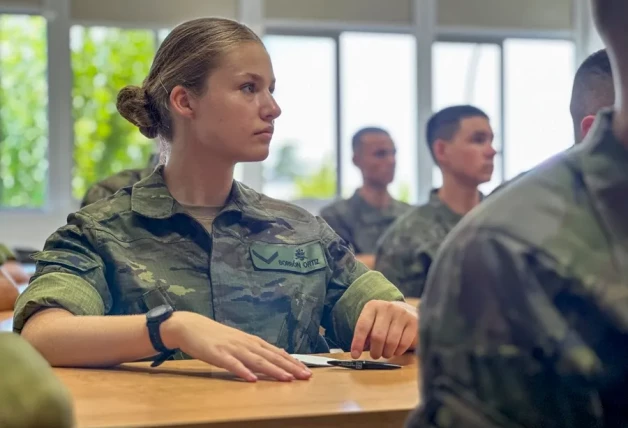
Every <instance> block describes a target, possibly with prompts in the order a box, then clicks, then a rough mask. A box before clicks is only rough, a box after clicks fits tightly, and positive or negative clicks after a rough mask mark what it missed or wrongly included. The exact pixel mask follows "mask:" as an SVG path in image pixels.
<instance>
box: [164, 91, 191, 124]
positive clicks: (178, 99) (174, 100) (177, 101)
mask: <svg viewBox="0 0 628 428" xmlns="http://www.w3.org/2000/svg"><path fill="white" fill-rule="evenodd" d="M192 104H193V103H192V100H191V97H190V93H189V91H188V90H187V89H185V88H184V87H183V86H175V87H174V88H173V89H172V91H171V92H170V108H171V109H172V110H173V112H176V113H177V114H178V115H180V116H183V117H187V118H191V117H192V116H193V115H194V108H193V106H192Z"/></svg>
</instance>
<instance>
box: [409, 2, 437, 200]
mask: <svg viewBox="0 0 628 428" xmlns="http://www.w3.org/2000/svg"><path fill="white" fill-rule="evenodd" d="M413 6H414V7H413V13H414V34H415V36H416V51H417V55H416V73H417V97H418V98H417V113H418V114H417V123H418V126H417V140H416V144H417V149H416V157H417V163H416V165H417V170H418V174H417V176H418V187H417V188H418V195H417V198H418V202H419V204H421V203H425V202H427V200H428V198H429V194H430V190H431V188H432V171H433V168H434V162H433V160H432V155H431V154H430V151H429V149H428V147H427V144H426V143H425V127H426V124H427V121H428V120H429V118H430V116H431V114H432V44H433V42H434V40H435V39H436V37H435V34H436V8H437V1H436V0H413Z"/></svg>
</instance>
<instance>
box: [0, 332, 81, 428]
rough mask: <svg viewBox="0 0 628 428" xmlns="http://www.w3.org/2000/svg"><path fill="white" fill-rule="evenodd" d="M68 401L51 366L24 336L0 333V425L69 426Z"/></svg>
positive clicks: (20, 427)
mask: <svg viewBox="0 0 628 428" xmlns="http://www.w3.org/2000/svg"><path fill="white" fill-rule="evenodd" d="M73 419H74V415H73V411H72V400H71V397H70V395H69V393H68V391H67V390H66V389H65V387H64V386H63V385H62V384H61V382H60V381H59V380H58V379H57V378H56V377H55V375H54V374H53V372H52V369H51V368H50V366H49V365H48V363H47V362H46V360H44V358H43V357H42V356H41V355H39V353H38V352H37V351H36V350H35V349H34V348H33V347H32V346H31V345H30V344H29V343H28V342H27V341H26V340H24V339H22V338H21V337H20V336H18V335H17V334H13V333H0V427H2V428H70V427H72V426H73Z"/></svg>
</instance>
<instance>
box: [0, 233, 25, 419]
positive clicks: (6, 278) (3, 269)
mask: <svg viewBox="0 0 628 428" xmlns="http://www.w3.org/2000/svg"><path fill="white" fill-rule="evenodd" d="M28 278H29V276H28V275H27V274H26V272H24V269H23V268H22V267H21V266H20V264H19V263H17V262H16V261H15V258H14V257H13V254H12V253H11V251H9V249H8V248H7V247H6V246H4V245H2V244H0V311H7V310H11V309H13V305H14V304H15V300H16V299H17V296H18V290H17V287H16V286H15V283H18V284H22V283H25V282H26V281H28ZM0 426H2V425H0Z"/></svg>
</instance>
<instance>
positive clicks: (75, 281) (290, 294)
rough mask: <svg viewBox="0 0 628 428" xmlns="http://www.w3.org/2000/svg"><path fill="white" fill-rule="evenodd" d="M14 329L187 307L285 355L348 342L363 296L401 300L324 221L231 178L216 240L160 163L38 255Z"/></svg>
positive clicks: (76, 217)
mask: <svg viewBox="0 0 628 428" xmlns="http://www.w3.org/2000/svg"><path fill="white" fill-rule="evenodd" d="M33 258H34V259H36V260H37V269H36V273H35V275H34V276H33V279H32V281H31V284H30V286H29V287H28V288H27V289H26V290H25V291H24V293H22V295H21V296H20V298H19V299H18V302H17V303H16V309H15V318H14V329H15V331H17V332H19V331H20V329H21V328H22V326H23V325H24V322H25V321H26V319H27V318H28V317H29V316H30V315H31V314H33V313H34V312H35V311H37V310H38V309H40V308H42V307H56V306H59V307H63V308H65V309H67V310H68V311H70V312H72V313H73V314H76V315H103V314H107V315H121V314H141V313H145V312H147V311H148V310H149V309H151V308H154V307H156V306H159V305H162V304H165V303H167V304H170V305H172V306H174V307H175V308H176V309H177V310H181V311H191V312H196V313H199V314H202V315H205V316H207V317H209V318H212V319H214V320H216V321H218V322H220V323H223V324H226V325H229V326H232V327H235V328H238V329H240V330H243V331H245V332H247V333H250V334H254V335H257V336H259V337H261V338H262V339H264V340H266V341H268V342H270V343H272V344H274V345H276V346H278V347H281V348H284V349H286V350H288V351H289V352H299V353H311V352H318V351H327V349H328V348H327V347H326V344H325V341H324V340H323V339H322V338H321V337H320V336H319V326H321V324H322V326H323V327H324V328H325V330H326V335H327V336H329V337H330V339H331V340H333V341H334V342H335V343H338V344H339V345H340V346H341V347H343V348H345V349H347V348H349V347H350V343H351V339H352V337H353V328H354V327H355V323H356V321H357V318H358V316H359V314H360V312H361V310H362V307H363V306H364V305H365V304H366V303H367V301H368V300H372V299H380V300H388V301H393V300H403V296H402V295H401V293H400V292H399V290H397V288H396V287H394V286H393V285H392V284H390V283H389V282H388V281H386V279H385V278H384V277H383V276H382V275H381V274H379V273H376V272H370V271H368V269H367V268H366V267H365V266H364V265H363V264H362V263H359V262H357V261H356V260H355V258H354V256H353V253H352V252H351V251H350V250H349V248H347V247H346V245H345V243H344V242H343V241H342V239H341V238H340V237H339V236H338V235H336V234H335V233H334V232H333V230H331V228H330V227H329V226H327V224H326V223H325V222H324V221H322V220H321V219H320V218H317V217H314V216H312V215H311V214H309V213H308V212H306V211H305V210H302V209H300V208H298V207H295V206H293V205H291V204H288V203H286V202H282V201H278V200H274V199H271V198H268V197H266V196H263V195H260V194H258V193H256V192H255V191H253V190H251V189H249V188H248V187H246V186H244V185H242V184H240V183H238V182H234V184H233V188H232V192H231V195H230V198H229V200H228V201H227V204H226V205H225V207H223V209H222V210H221V212H220V213H219V214H218V216H216V218H215V220H214V223H213V227H212V233H211V235H210V234H208V233H207V231H206V230H205V229H204V228H203V226H202V225H201V224H200V223H198V222H197V221H196V220H194V219H193V218H192V217H191V216H190V215H189V214H188V213H186V211H185V209H184V208H183V207H182V206H181V205H180V204H179V203H177V202H176V201H175V200H174V199H173V197H172V195H171V194H170V193H169V192H168V189H167V187H166V185H165V183H164V180H163V167H159V168H158V169H157V170H156V171H155V173H154V174H152V175H150V176H149V177H148V178H146V179H144V180H142V181H140V182H139V183H137V184H135V185H134V186H133V187H127V188H124V189H123V190H122V191H120V192H118V193H116V194H115V195H114V196H113V197H111V198H108V199H105V200H100V201H98V202H96V203H94V204H91V205H89V206H87V207H85V208H84V209H82V210H81V211H79V212H78V213H75V214H72V215H70V216H69V218H68V224H67V225H66V226H64V227H62V228H61V229H59V230H58V231H57V232H56V233H54V234H53V235H52V236H51V237H50V238H49V239H48V241H47V243H46V245H45V248H44V251H42V252H40V253H37V254H35V255H33Z"/></svg>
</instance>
